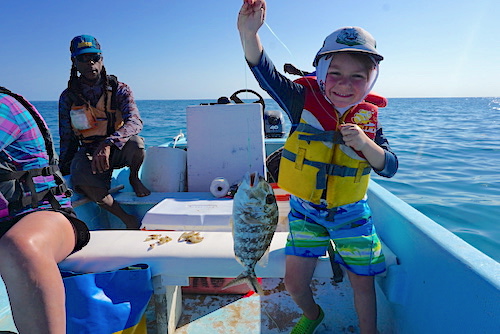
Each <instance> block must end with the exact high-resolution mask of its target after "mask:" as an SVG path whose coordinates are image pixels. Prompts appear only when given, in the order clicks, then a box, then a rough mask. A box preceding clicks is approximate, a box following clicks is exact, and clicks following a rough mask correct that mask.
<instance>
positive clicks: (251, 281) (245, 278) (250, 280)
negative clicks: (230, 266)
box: [222, 272, 264, 296]
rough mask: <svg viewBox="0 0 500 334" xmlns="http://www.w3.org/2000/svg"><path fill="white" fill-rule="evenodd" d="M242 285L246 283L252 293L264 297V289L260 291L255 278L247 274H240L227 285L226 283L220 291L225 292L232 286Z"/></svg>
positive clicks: (260, 288)
mask: <svg viewBox="0 0 500 334" xmlns="http://www.w3.org/2000/svg"><path fill="white" fill-rule="evenodd" d="M243 283H246V284H247V285H248V286H249V287H250V288H251V289H252V290H253V291H255V292H256V293H258V294H259V295H261V296H263V295H264V289H262V286H261V285H260V283H259V281H258V280H257V277H255V276H252V275H249V274H248V273H247V272H243V273H241V274H240V275H239V276H238V277H236V278H235V279H233V280H232V281H229V282H228V283H226V284H225V285H224V286H223V287H222V290H225V289H227V288H230V287H232V286H236V285H240V284H243Z"/></svg>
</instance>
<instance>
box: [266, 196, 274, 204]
mask: <svg viewBox="0 0 500 334" xmlns="http://www.w3.org/2000/svg"><path fill="white" fill-rule="evenodd" d="M275 202H276V198H275V197H274V195H272V194H269V195H267V196H266V204H273V203H275Z"/></svg>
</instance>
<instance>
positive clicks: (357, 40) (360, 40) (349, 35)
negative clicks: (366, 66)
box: [313, 27, 384, 67]
mask: <svg viewBox="0 0 500 334" xmlns="http://www.w3.org/2000/svg"><path fill="white" fill-rule="evenodd" d="M376 46H377V43H376V42H375V38H373V36H372V35H370V33H369V32H368V31H366V30H364V29H363V28H359V27H344V28H340V29H338V30H335V31H334V32H333V33H331V34H330V35H329V36H328V37H326V38H325V41H324V42H323V47H322V48H321V49H320V50H319V51H318V53H317V54H316V57H315V58H314V62H313V66H314V67H316V66H317V65H318V60H319V58H321V57H322V56H324V55H327V54H330V53H334V52H362V53H367V54H369V55H371V56H373V58H374V59H375V60H376V61H377V62H378V61H381V60H383V59H384V57H382V56H381V55H380V54H379V53H378V52H377V50H376Z"/></svg>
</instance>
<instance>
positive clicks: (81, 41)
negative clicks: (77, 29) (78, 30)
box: [69, 35, 102, 57]
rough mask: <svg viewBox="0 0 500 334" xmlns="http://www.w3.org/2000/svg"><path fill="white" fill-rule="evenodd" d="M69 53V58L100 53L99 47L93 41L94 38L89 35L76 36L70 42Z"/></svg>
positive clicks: (94, 40)
mask: <svg viewBox="0 0 500 334" xmlns="http://www.w3.org/2000/svg"><path fill="white" fill-rule="evenodd" d="M69 50H70V51H71V57H76V56H78V55H81V54H82V53H101V52H102V51H101V45H100V44H99V42H98V41H97V39H95V37H93V36H90V35H80V36H76V37H75V38H73V39H72V40H71V44H70V46H69Z"/></svg>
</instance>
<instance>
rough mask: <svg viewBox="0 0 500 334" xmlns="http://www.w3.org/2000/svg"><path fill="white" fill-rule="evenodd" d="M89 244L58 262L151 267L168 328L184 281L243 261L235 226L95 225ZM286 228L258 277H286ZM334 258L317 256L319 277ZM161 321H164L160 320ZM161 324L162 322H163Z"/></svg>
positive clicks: (232, 273) (84, 268)
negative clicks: (186, 229)
mask: <svg viewBox="0 0 500 334" xmlns="http://www.w3.org/2000/svg"><path fill="white" fill-rule="evenodd" d="M90 233H91V238H90V242H89V244H88V245H87V246H86V247H84V248H83V249H82V250H80V251H78V252H76V253H74V254H72V255H70V256H69V257H68V258H67V259H65V260H64V261H62V262H61V263H60V264H59V267H60V269H61V270H70V271H74V272H82V273H88V272H103V271H109V270H116V269H119V268H123V267H126V266H130V265H133V264H137V263H146V264H148V265H149V266H150V267H151V272H152V275H153V286H154V289H155V298H159V299H160V300H159V301H158V300H157V303H158V304H159V305H160V306H158V308H157V310H156V312H157V316H159V315H160V314H167V318H168V319H166V323H165V324H164V326H165V327H168V328H167V329H165V331H164V332H163V333H173V332H174V330H175V327H176V325H177V322H178V320H179V317H180V314H181V311H182V294H181V286H188V285H189V278H190V277H220V278H228V277H236V276H238V275H239V274H240V273H241V272H242V270H243V267H242V266H241V265H240V264H239V263H238V262H237V261H236V259H235V257H234V251H233V237H232V233H231V232H213V231H207V232H202V233H201V236H202V237H203V241H201V242H200V243H186V242H184V241H178V239H179V237H180V236H181V235H182V233H183V231H146V230H140V231H130V230H100V231H91V232H90ZM151 234H160V235H162V236H168V237H170V238H171V239H172V241H170V242H168V243H165V244H162V245H158V244H156V243H155V242H154V241H151V240H149V241H146V240H147V238H148V236H149V235H151ZM287 234H288V233H287V232H276V233H275V235H274V237H273V240H272V242H271V246H270V250H269V255H268V257H267V265H266V266H265V267H262V266H260V265H257V267H256V274H257V276H258V277H266V278H267V277H269V278H273V277H274V278H281V277H284V274H285V251H284V245H285V243H286V238H287ZM384 251H385V252H386V257H387V264H388V266H392V265H395V264H397V259H396V257H395V255H394V254H393V253H392V252H390V250H389V249H388V248H387V247H385V250H384ZM332 275H333V274H332V269H331V265H330V261H329V258H327V257H325V258H321V259H320V260H319V261H318V265H317V266H316V270H315V272H314V277H317V278H331V277H332ZM160 322H161V321H160ZM159 326H160V327H161V326H163V325H161V324H159Z"/></svg>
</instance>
